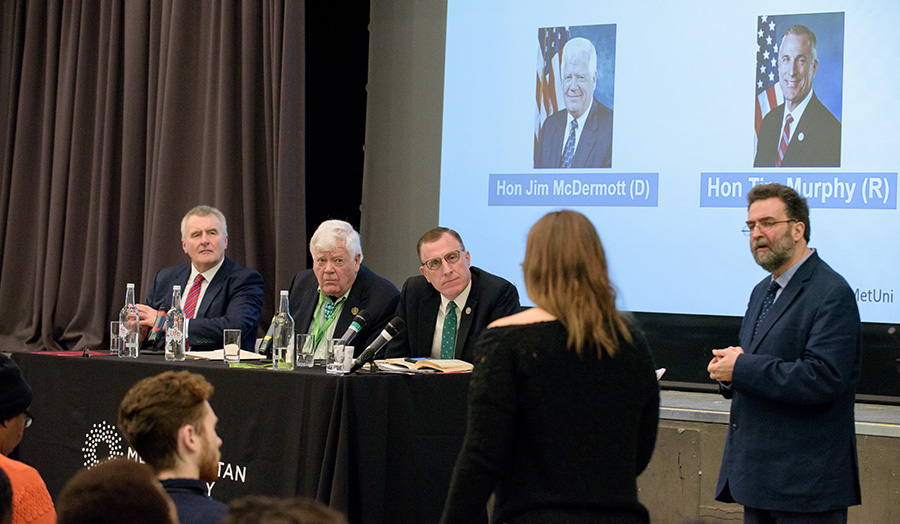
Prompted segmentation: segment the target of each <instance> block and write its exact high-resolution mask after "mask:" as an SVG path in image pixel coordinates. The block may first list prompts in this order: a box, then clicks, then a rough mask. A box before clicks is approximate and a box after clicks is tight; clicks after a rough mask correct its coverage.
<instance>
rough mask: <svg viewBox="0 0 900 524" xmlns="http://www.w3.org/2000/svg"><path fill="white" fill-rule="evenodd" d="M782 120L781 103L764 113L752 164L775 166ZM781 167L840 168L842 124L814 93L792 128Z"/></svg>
mask: <svg viewBox="0 0 900 524" xmlns="http://www.w3.org/2000/svg"><path fill="white" fill-rule="evenodd" d="M783 119H784V104H781V105H780V106H778V107H776V108H775V109H773V110H771V111H769V112H768V113H766V116H765V118H763V121H762V124H760V126H759V139H758V140H757V142H756V159H755V160H754V161H753V167H775V161H776V160H777V159H778V144H779V141H780V140H781V139H780V137H781V127H782V120H783ZM801 137H802V139H801ZM781 167H841V123H840V122H838V119H837V118H835V117H834V115H832V114H831V111H829V110H828V108H826V107H825V106H824V105H823V104H822V102H819V99H818V97H816V93H812V98H811V99H810V101H809V104H807V106H806V110H804V111H803V116H802V117H801V118H800V123H799V124H797V129H795V130H794V136H792V137H791V141H790V143H788V147H787V150H786V151H785V152H784V159H783V160H782V161H781Z"/></svg>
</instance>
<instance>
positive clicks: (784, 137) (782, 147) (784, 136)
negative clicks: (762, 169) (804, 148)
mask: <svg viewBox="0 0 900 524" xmlns="http://www.w3.org/2000/svg"><path fill="white" fill-rule="evenodd" d="M793 121H794V117H792V116H791V115H790V113H788V116H787V118H786V119H785V120H784V129H782V130H781V141H780V142H778V160H776V161H775V167H781V161H782V160H784V153H785V151H787V146H788V139H789V138H790V136H791V122H793ZM770 151H771V149H770Z"/></svg>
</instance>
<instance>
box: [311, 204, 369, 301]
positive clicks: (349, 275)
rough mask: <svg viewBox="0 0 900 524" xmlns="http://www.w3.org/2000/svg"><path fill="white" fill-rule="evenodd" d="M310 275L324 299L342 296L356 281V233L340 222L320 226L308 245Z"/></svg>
mask: <svg viewBox="0 0 900 524" xmlns="http://www.w3.org/2000/svg"><path fill="white" fill-rule="evenodd" d="M309 252H310V254H311V255H312V258H313V273H315V275H316V280H317V281H318V282H319V288H320V289H321V290H322V292H323V293H325V294H326V295H330V296H333V297H339V296H342V295H343V294H344V293H346V292H347V290H348V289H350V286H352V285H353V283H354V282H355V281H356V274H357V272H359V265H360V264H361V263H362V259H363V254H362V245H361V243H360V241H359V233H357V232H356V230H355V229H353V226H351V225H350V224H349V223H347V222H344V221H343V220H326V221H325V222H322V223H321V224H320V225H319V227H318V229H316V232H315V233H313V236H312V239H311V240H310V241H309Z"/></svg>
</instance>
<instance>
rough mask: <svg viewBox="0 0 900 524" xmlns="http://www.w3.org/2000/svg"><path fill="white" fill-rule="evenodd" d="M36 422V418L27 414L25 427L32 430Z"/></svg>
mask: <svg viewBox="0 0 900 524" xmlns="http://www.w3.org/2000/svg"><path fill="white" fill-rule="evenodd" d="M33 422H34V417H33V416H31V413H29V412H27V411H26V412H25V427H26V428H30V427H31V424H32V423H33Z"/></svg>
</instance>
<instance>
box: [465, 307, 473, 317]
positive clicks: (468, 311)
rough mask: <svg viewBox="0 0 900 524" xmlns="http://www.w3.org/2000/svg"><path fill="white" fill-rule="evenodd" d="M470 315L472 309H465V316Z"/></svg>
mask: <svg viewBox="0 0 900 524" xmlns="http://www.w3.org/2000/svg"><path fill="white" fill-rule="evenodd" d="M471 314H472V308H470V307H467V308H466V315H471Z"/></svg>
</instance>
